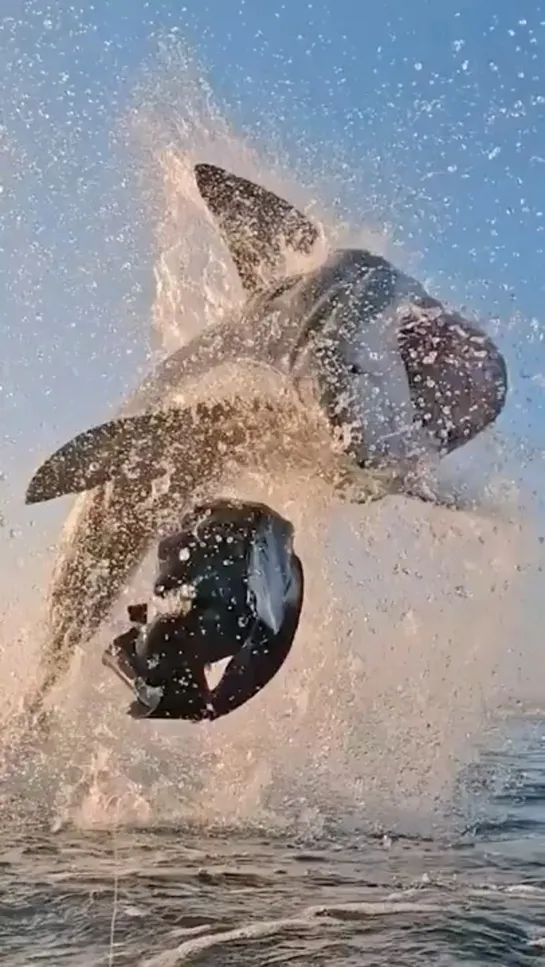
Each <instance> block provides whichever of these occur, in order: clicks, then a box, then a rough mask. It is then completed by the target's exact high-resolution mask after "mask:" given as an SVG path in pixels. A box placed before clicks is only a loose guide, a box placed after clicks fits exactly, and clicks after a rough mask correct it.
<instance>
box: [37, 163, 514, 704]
mask: <svg viewBox="0 0 545 967" xmlns="http://www.w3.org/2000/svg"><path fill="white" fill-rule="evenodd" d="M195 173H196V179H197V184H198V187H199V190H200V193H201V195H202V197H203V199H204V201H205V202H206V203H207V205H208V208H209V210H210V212H211V213H212V215H213V217H214V218H215V220H216V222H217V225H218V227H219V230H220V232H221V233H222V236H223V238H224V240H225V242H226V244H227V246H228V248H229V251H230V253H231V255H232V257H233V260H234V263H235V265H236V268H237V270H238V273H239V275H240V278H241V281H242V283H243V285H244V287H245V290H246V292H247V295H248V298H247V301H246V303H245V304H244V306H243V308H242V311H241V312H240V314H239V315H238V317H237V318H236V319H233V320H230V321H229V322H226V323H223V324H221V325H218V326H216V327H212V328H211V329H209V330H207V331H206V332H204V333H203V334H202V335H200V336H198V337H196V338H195V339H193V340H192V341H191V342H190V343H189V344H188V345H186V346H183V347H182V348H181V349H180V350H178V351H177V352H175V353H174V354H173V355H171V356H170V357H169V358H168V359H166V360H165V361H164V362H163V363H162V364H160V365H159V366H158V367H157V369H156V370H155V372H154V373H152V374H151V375H150V376H148V377H147V378H146V379H145V380H144V382H143V383H142V385H141V386H140V387H139V389H138V390H137V391H136V393H135V394H134V395H133V396H132V398H131V399H130V400H129V401H128V404H127V406H126V407H125V409H124V412H123V415H122V417H121V418H119V419H118V420H115V421H112V422H111V423H108V424H104V425H103V426H102V427H97V428H94V429H93V430H91V431H88V432H87V433H84V434H82V435H81V436H80V437H77V438H76V439H75V440H73V441H71V442H70V443H69V444H67V445H66V446H65V447H63V448H61V450H59V451H58V452H57V453H56V454H54V455H53V456H52V457H50V458H49V460H47V461H46V462H45V463H44V464H43V465H42V467H41V468H40V469H39V470H38V471H37V473H36V474H35V476H34V477H33V480H32V481H31V483H30V485H29V488H28V491H27V496H26V500H27V503H38V502H41V501H45V500H50V499H54V498H56V497H59V496H62V495H65V494H69V493H82V494H83V496H81V497H80V498H79V499H78V502H77V506H76V509H75V513H74V514H73V515H72V520H71V522H70V524H69V527H68V529H67V532H66V535H65V540H64V544H63V546H62V547H61V550H60V554H59V559H58V563H57V567H56V570H55V573H54V575H53V585H52V590H51V595H50V614H49V629H48V639H47V642H46V645H45V649H44V654H43V659H42V667H41V669H40V674H39V678H38V682H37V685H36V687H35V689H34V692H33V694H32V695H31V697H30V701H29V706H28V707H29V711H30V712H31V713H32V714H33V715H39V714H40V713H41V712H42V710H43V708H44V702H45V700H46V699H47V697H48V696H49V694H50V692H51V690H52V689H53V687H54V686H55V685H56V683H57V682H58V681H59V679H60V677H61V676H62V674H63V673H64V672H65V670H66V669H67V667H68V664H69V661H70V658H71V656H72V655H73V653H74V650H75V649H76V648H77V647H78V646H79V645H81V644H82V643H84V642H85V641H87V640H89V639H90V638H91V637H92V635H93V634H94V633H95V632H96V631H97V630H98V628H99V627H100V625H101V623H102V622H103V621H104V619H105V618H106V617H107V615H108V613H109V611H110V609H111V607H112V605H113V604H114V603H115V601H116V599H117V598H118V596H119V594H120V592H121V590H122V588H123V586H124V584H125V583H126V582H127V580H128V579H129V577H130V575H131V574H132V573H133V572H134V570H135V569H136V568H137V566H138V565H139V563H140V562H141V561H142V559H143V557H144V555H145V553H146V551H147V550H148V548H149V546H150V544H151V542H152V541H153V540H154V538H155V536H156V534H157V528H158V526H159V523H160V521H161V519H162V515H164V514H165V512H167V511H168V510H169V509H170V510H172V509H173V508H176V507H180V509H181V508H183V507H184V506H187V505H188V503H189V502H190V501H191V500H192V498H193V494H194V491H195V488H198V487H201V488H202V487H203V486H204V487H205V488H206V486H208V485H212V483H213V482H214V481H218V480H220V479H221V476H222V471H223V466H224V462H225V457H226V455H228V456H229V458H230V459H231V458H232V459H235V460H236V459H239V460H240V461H241V462H244V460H246V461H248V462H250V463H251V460H252V459H253V458H254V455H255V454H256V452H257V448H258V447H259V441H260V440H262V441H264V442H262V444H261V445H262V446H263V447H274V448H277V449H278V450H279V451H282V450H283V448H285V447H286V445H287V444H286V436H287V437H289V436H290V432H291V431H290V429H289V427H293V437H294V440H295V438H296V429H295V425H296V423H297V412H296V411H297V410H298V408H299V410H303V409H305V408H308V407H309V406H314V407H315V408H316V410H317V412H318V413H319V414H320V415H321V417H323V422H324V426H325V427H326V428H327V439H329V438H330V440H331V444H332V445H333V441H334V440H336V441H337V444H338V441H339V440H341V448H342V450H343V452H344V455H345V458H346V460H347V461H348V462H349V463H350V465H352V466H353V467H354V468H364V469H365V470H366V471H368V472H369V473H370V474H371V477H372V476H373V475H376V476H377V478H378V477H379V476H380V474H381V473H383V472H385V478H386V479H390V480H391V481H392V489H397V490H398V491H399V489H400V488H401V489H403V488H404V487H405V489H406V490H407V491H408V490H409V489H410V484H409V481H410V480H411V479H412V478H413V477H414V475H415V473H417V472H418V468H419V467H421V466H423V465H433V464H434V463H437V461H439V460H440V459H441V457H442V456H444V455H446V454H447V453H449V452H452V451H453V450H454V449H456V448H457V447H459V446H462V445H463V444H464V443H465V442H467V441H468V440H470V439H472V438H473V437H474V436H476V435H477V434H478V433H480V432H481V431H482V430H484V429H485V428H486V427H487V426H490V425H491V424H492V423H493V422H494V421H495V419H496V418H497V416H498V415H499V413H500V412H501V410H502V408H503V405H504V402H505V398H506V394H507V372H506V367H505V363H504V360H503V357H502V356H501V354H500V352H499V350H498V349H497V348H496V346H495V345H494V343H493V342H492V341H491V340H490V339H489V338H488V337H487V336H486V334H485V333H484V332H483V331H481V330H480V329H479V328H478V327H477V326H475V325H474V324H473V323H469V322H467V321H466V320H464V319H462V318H461V317H460V316H458V315H456V314H450V313H447V312H446V311H445V309H444V308H443V306H442V304H441V303H440V302H438V301H437V300H435V299H433V298H431V297H430V296H429V295H428V294H427V292H426V291H425V290H424V289H423V288H422V286H421V285H420V284H419V283H418V282H417V281H416V280H415V279H412V278H410V277H409V276H407V275H405V274H404V273H402V272H400V271H398V270H397V269H396V268H395V267H394V266H392V265H391V264H390V263H389V262H388V261H387V260H386V259H383V258H381V257H379V256H376V255H373V254H372V253H370V252H368V251H365V250H360V249H346V250H339V251H333V252H331V253H330V255H329V257H328V258H327V259H326V261H325V262H324V264H322V265H321V266H320V267H319V268H317V269H314V270H312V271H310V272H307V273H301V274H298V275H294V276H286V275H285V273H284V264H285V256H286V252H288V253H289V251H293V252H297V253H298V254H309V253H310V252H311V250H312V247H313V245H314V243H315V242H316V240H317V238H318V231H317V229H316V228H315V227H314V226H313V225H312V224H311V222H309V221H308V220H307V219H306V218H305V216H303V215H302V214H301V213H299V212H298V211H297V210H296V209H294V208H293V207H292V206H291V205H289V203H287V202H285V201H282V200H281V199H278V198H276V196H274V195H272V194H270V193H269V192H267V191H265V190H264V189H262V188H260V187H259V186H256V185H252V184H251V183H250V182H247V181H245V180H244V179H241V178H238V177H237V176H234V175H231V174H228V173H227V172H224V171H223V170H222V169H219V168H215V167H213V166H210V165H198V166H197V167H196V169H195ZM229 364H233V365H236V367H237V368H238V370H239V372H240V373H242V375H243V377H244V374H245V372H247V373H248V374H250V372H251V371H252V372H254V373H255V372H257V373H258V374H259V373H262V374H263V375H264V376H265V375H266V374H267V375H268V376H272V377H274V379H275V380H276V381H277V384H278V386H279V387H281V388H284V389H285V390H286V393H285V394H284V396H283V398H282V400H281V399H280V397H279V398H278V400H277V401H276V402H275V401H273V400H272V398H271V399H266V398H265V394H261V393H259V392H257V391H256V390H255V388H253V389H250V388H249V389H248V392H247V393H242V394H241V393H239V391H238V389H237V395H236V396H231V397H230V398H228V397H227V396H225V398H223V399H219V400H213V401H211V400H210V399H202V398H201V399H199V398H198V392H197V399H196V400H195V398H194V395H195V391H196V390H198V387H199V386H200V384H201V381H202V380H203V378H205V377H206V378H207V379H209V378H210V377H212V378H213V377H214V374H215V373H216V371H217V372H219V371H220V369H221V368H222V367H224V366H225V365H229ZM243 382H244V379H243ZM250 384H251V380H250V378H249V376H248V385H249V387H250ZM280 396H282V392H281V394H280ZM280 412H282V413H283V415H282V419H280V418H279V413H280ZM286 420H287V424H286ZM265 430H266V432H265ZM288 442H289V441H288ZM165 461H167V462H168V464H169V466H170V467H172V466H174V467H175V472H174V473H171V474H170V478H169V483H168V486H167V487H162V488H158V487H156V483H157V480H158V479H159V478H161V477H164V476H165V474H166V473H167V469H166V465H165ZM367 479H369V477H368V478H367ZM384 492H385V491H384V489H383V490H382V494H384Z"/></svg>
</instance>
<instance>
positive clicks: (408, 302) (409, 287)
mask: <svg viewBox="0 0 545 967" xmlns="http://www.w3.org/2000/svg"><path fill="white" fill-rule="evenodd" d="M196 179H197V184H198V187H199V190H200V193H201V195H202V197H203V199H204V200H205V202H206V204H207V205H208V207H209V209H210V211H211V212H212V214H213V215H214V217H215V219H216V220H217V223H218V226H219V228H220V231H221V233H222V235H223V237H224V240H225V241H226V243H227V245H228V247H229V250H230V252H231V254H232V257H233V259H234V262H235V265H236V267H237V270H238V273H239V275H240V278H241V281H242V283H243V285H244V287H245V289H246V291H247V293H248V295H254V294H255V293H256V292H259V291H261V292H262V293H263V294H264V295H265V293H266V291H267V289H269V291H270V292H271V294H274V291H275V288H278V286H279V285H280V286H282V283H283V280H284V281H285V282H286V283H288V282H289V280H287V279H285V256H286V252H289V251H295V252H296V253H297V254H298V255H308V254H310V253H311V251H312V249H313V247H314V245H315V243H316V242H317V240H318V238H319V232H318V230H317V228H316V227H315V226H314V225H313V224H312V222H311V221H309V220H308V219H307V218H306V216H305V215H303V214H302V213H301V212H299V211H298V210H297V209H296V208H294V207H293V206H292V205H290V204H289V203H288V202H286V201H284V200H282V199H280V198H278V197H277V196H276V195H274V194H271V193H270V192H268V191H266V190H265V189H263V188H261V187H259V186H257V185H254V184H252V183H251V182H248V181H246V180H244V179H242V178H239V177H237V176H236V175H232V174H229V173H227V172H225V171H223V170H222V169H219V168H216V167H214V166H212V165H197V167H196ZM299 278H301V277H299ZM271 283H272V286H273V288H272V289H271ZM288 288H289V286H288ZM295 288H296V289H297V293H298V294H295V290H294V311H295V312H297V311H300V312H301V314H302V315H304V316H305V319H306V323H305V324H306V332H305V338H304V344H303V345H302V346H300V347H299V358H300V360H302V364H301V366H300V368H301V370H302V371H303V372H304V370H305V361H307V360H310V359H311V357H312V359H313V361H314V362H317V363H318V365H317V372H318V380H317V383H318V393H319V397H320V402H321V404H322V405H323V406H324V409H325V411H326V412H327V413H328V416H329V419H330V421H331V423H332V424H333V425H334V426H337V427H338V428H339V430H341V431H343V432H344V431H346V437H347V439H348V440H349V442H348V444H347V449H348V450H349V451H350V452H351V453H352V454H353V455H354V457H355V459H356V461H357V462H358V463H360V464H365V463H373V462H374V460H375V458H376V459H378V460H380V459H382V457H387V458H389V459H392V458H393V459H394V460H398V459H404V457H406V456H407V452H408V451H411V452H412V451H416V450H418V449H421V448H422V447H423V448H424V449H428V450H433V451H434V452H435V453H438V454H445V453H449V452H451V451H452V450H455V449H456V448H457V447H460V446H462V445H463V444H464V443H466V442H468V441H469V440H471V439H473V438H474V437H475V436H477V435H478V434H479V433H480V432H481V431H482V430H484V429H486V428H487V427H489V426H490V425H491V424H492V423H494V421H495V420H496V418H497V417H498V415H499V414H500V413H501V411H502V409H503V406H504V403H505V399H506V395H507V388H508V382H507V371H506V366H505V362H504V359H503V356H502V355H501V353H500V351H499V349H498V348H497V347H496V345H495V344H494V342H493V341H492V339H491V338H490V337H488V336H487V335H486V334H485V332H484V331H483V330H481V329H480V328H478V327H477V326H476V325H475V324H474V323H472V322H469V321H467V320H466V319H463V318H462V317H461V316H459V315H456V314H453V313H449V312H447V311H445V309H444V307H443V305H442V304H441V303H440V302H438V301H437V300H435V299H432V298H430V296H429V295H428V294H427V293H426V292H425V290H424V289H423V288H422V287H421V286H420V285H419V284H418V282H416V280H414V279H411V278H410V277H408V276H406V275H404V274H403V273H401V272H399V271H398V270H397V269H395V268H394V267H393V266H392V265H391V264H390V263H389V262H388V261H387V260H386V259H383V258H381V257H379V256H375V255H373V254H372V253H370V252H367V251H363V250H358V249H349V250H344V251H340V252H334V253H332V255H331V256H330V257H329V259H328V260H327V262H326V263H325V264H324V265H323V266H322V267H321V268H320V269H318V270H314V271H312V272H311V273H310V274H309V277H308V284H304V285H303V288H301V286H300V285H296V287H295ZM300 299H301V300H302V303H304V304H302V303H301V302H299V300H300ZM298 302H299V305H298V306H297V305H296V303H298ZM307 340H308V345H307ZM310 346H311V348H309V347H310Z"/></svg>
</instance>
